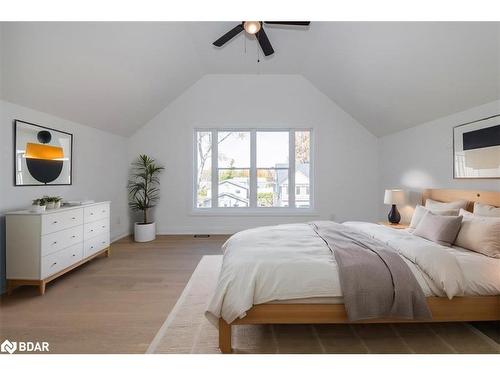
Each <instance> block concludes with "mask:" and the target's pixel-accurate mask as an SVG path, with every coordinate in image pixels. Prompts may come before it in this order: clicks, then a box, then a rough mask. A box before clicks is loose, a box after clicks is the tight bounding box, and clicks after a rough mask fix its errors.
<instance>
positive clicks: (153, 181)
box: [128, 155, 164, 242]
mask: <svg viewBox="0 0 500 375" xmlns="http://www.w3.org/2000/svg"><path fill="white" fill-rule="evenodd" d="M163 169H164V168H163V167H161V166H159V165H157V164H156V161H155V160H154V159H152V158H150V157H149V156H147V155H139V157H138V158H137V160H136V161H134V162H133V163H132V173H131V178H130V180H129V183H128V191H129V206H130V208H131V209H132V210H133V211H139V212H142V222H136V223H135V224H134V238H135V241H136V242H148V241H153V240H154V239H155V238H156V223H155V222H154V221H153V220H151V218H150V217H149V210H150V209H151V208H153V207H155V206H156V204H157V203H158V200H159V199H160V188H159V185H160V180H159V175H160V173H161V171H162V170H163Z"/></svg>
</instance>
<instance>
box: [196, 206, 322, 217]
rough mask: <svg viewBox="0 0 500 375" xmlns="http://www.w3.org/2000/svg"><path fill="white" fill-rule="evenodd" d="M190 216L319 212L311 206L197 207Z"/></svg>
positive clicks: (315, 215) (296, 214)
mask: <svg viewBox="0 0 500 375" xmlns="http://www.w3.org/2000/svg"><path fill="white" fill-rule="evenodd" d="M191 216H281V217H287V216H309V217H317V216H319V212H318V211H317V210H315V209H311V208H303V209H301V208H260V209H259V208H251V209H249V208H201V209H200V208H198V209H196V208H195V209H192V210H191Z"/></svg>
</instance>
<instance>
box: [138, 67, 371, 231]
mask: <svg viewBox="0 0 500 375" xmlns="http://www.w3.org/2000/svg"><path fill="white" fill-rule="evenodd" d="M198 127H232V128H245V127H260V128H264V127H266V128H267V127H311V128H313V132H314V138H315V144H314V148H315V160H314V161H315V172H316V173H315V194H316V208H317V209H318V215H317V216H315V217H295V216H291V217H285V216H281V217H277V216H272V217H270V216H251V217H248V216H245V217H230V218H228V217H219V216H215V217H205V216H202V217H200V216H194V215H192V214H191V207H192V174H193V171H192V168H193V161H192V160H193V150H192V146H193V145H192V143H193V129H194V128H198ZM140 153H146V154H148V155H150V156H152V157H154V158H155V159H157V161H158V162H160V163H161V164H163V165H164V166H165V167H166V171H165V172H164V174H163V176H162V179H161V183H162V185H161V186H162V187H161V194H162V197H161V202H160V204H159V206H158V207H157V209H156V215H155V216H156V220H157V223H158V231H159V232H160V233H233V232H235V231H237V230H241V229H245V228H249V227H253V226H258V225H267V224H275V223H285V222H294V221H308V220H314V219H318V218H324V219H330V218H333V219H335V220H337V221H344V220H350V219H362V220H373V219H375V218H376V217H377V212H378V198H379V197H378V194H377V192H378V188H377V186H378V170H377V162H378V160H377V157H376V156H377V139H376V138H375V137H374V136H373V135H372V134H371V133H369V132H368V131H367V130H366V129H365V128H364V127H362V126H360V125H359V124H358V123H357V122H356V121H355V120H354V119H352V117H350V116H349V115H348V114H347V113H345V112H344V111H342V110H341V109H340V108H339V107H338V106H337V105H336V104H335V103H333V102H332V101H331V100H330V99H329V98H328V97H326V96H325V95H324V94H322V93H321V92H319V91H318V90H317V89H316V88H315V87H314V86H313V85H312V84H311V83H310V82H309V81H307V80H306V79H305V78H303V77H302V76H298V75H207V76H205V77H203V78H202V79H201V80H199V81H198V82H196V83H195V84H194V85H193V86H191V87H190V88H189V89H188V90H187V91H186V92H184V93H183V94H182V95H181V96H179V97H178V98H177V99H176V100H175V101H173V102H172V103H171V104H170V105H169V106H168V107H166V108H165V109H164V110H163V111H162V112H161V113H160V114H159V115H158V116H156V117H155V118H154V119H153V120H152V121H150V122H149V123H148V124H146V125H145V126H144V127H143V128H141V129H140V130H139V131H137V133H135V134H134V135H133V136H132V137H131V138H130V139H129V160H132V159H133V158H135V157H136V156H137V155H138V154H140Z"/></svg>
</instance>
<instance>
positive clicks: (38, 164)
mask: <svg viewBox="0 0 500 375" xmlns="http://www.w3.org/2000/svg"><path fill="white" fill-rule="evenodd" d="M13 126H14V155H13V156H14V157H13V172H14V176H13V178H14V185H15V186H58V185H59V186H60V185H72V184H73V134H71V133H68V132H65V131H62V130H58V129H54V128H49V127H46V126H42V125H38V124H34V123H31V122H28V121H24V120H19V119H15V120H14V124H13Z"/></svg>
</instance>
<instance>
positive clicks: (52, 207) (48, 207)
mask: <svg viewBox="0 0 500 375" xmlns="http://www.w3.org/2000/svg"><path fill="white" fill-rule="evenodd" d="M52 209H54V202H47V210H52Z"/></svg>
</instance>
